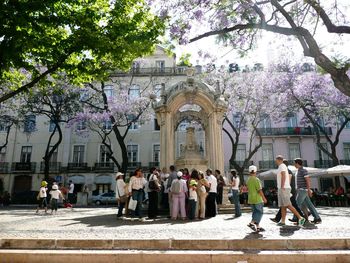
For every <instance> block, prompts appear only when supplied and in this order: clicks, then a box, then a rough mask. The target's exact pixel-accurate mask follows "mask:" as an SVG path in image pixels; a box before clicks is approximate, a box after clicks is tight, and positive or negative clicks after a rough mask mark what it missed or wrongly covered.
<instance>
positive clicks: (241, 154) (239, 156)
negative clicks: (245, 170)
mask: <svg viewBox="0 0 350 263" xmlns="http://www.w3.org/2000/svg"><path fill="white" fill-rule="evenodd" d="M245 153H246V146H245V144H238V145H237V152H236V160H237V161H244V160H245V157H246V155H245Z"/></svg>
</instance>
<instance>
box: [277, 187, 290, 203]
mask: <svg viewBox="0 0 350 263" xmlns="http://www.w3.org/2000/svg"><path fill="white" fill-rule="evenodd" d="M290 190H291V189H290V188H284V189H278V206H279V207H285V206H289V205H292V203H291V201H290Z"/></svg>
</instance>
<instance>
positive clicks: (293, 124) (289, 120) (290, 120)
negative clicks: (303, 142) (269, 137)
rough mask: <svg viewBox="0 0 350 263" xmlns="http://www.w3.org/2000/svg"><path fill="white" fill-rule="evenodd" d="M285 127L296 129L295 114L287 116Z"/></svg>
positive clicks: (296, 120)
mask: <svg viewBox="0 0 350 263" xmlns="http://www.w3.org/2000/svg"><path fill="white" fill-rule="evenodd" d="M287 126H288V128H294V127H298V119H297V115H296V114H295V113H292V112H291V113H288V114H287Z"/></svg>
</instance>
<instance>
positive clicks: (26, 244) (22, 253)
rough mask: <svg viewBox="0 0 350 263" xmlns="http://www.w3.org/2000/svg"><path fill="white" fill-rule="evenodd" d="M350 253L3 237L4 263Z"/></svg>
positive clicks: (343, 251) (344, 256) (226, 243)
mask: <svg viewBox="0 0 350 263" xmlns="http://www.w3.org/2000/svg"><path fill="white" fill-rule="evenodd" d="M257 238H258V236H257ZM349 249H350V239H317V240H315V239H303V240H296V239H274V240H271V239H265V240H262V239H243V240H234V239H230V240H229V239H225V240H176V239H161V240H157V239H152V240H137V239H133V240H131V239H130V240H129V239H128V240H117V239H115V240H100V239H99V240H84V239H74V240H73V239H41V240H39V239H0V263H7V262H11V263H22V262H23V263H24V262H26V263H27V262H28V263H29V262H38V263H39V262H40V263H41V262H44V261H45V262H47V261H48V262H57V263H61V262H62V263H70V262H74V263H90V262H91V263H100V262H104V263H105V262H118V263H129V262H145V263H146V262H167V263H175V262H176V263H187V262H188V263H196V262H198V263H199V262H200V263H216V262H217V263H226V262H227V263H228V262H230V263H232V262H234V263H236V262H237V263H243V262H247V263H248V262H249V263H255V262H259V263H264V262H269V263H281V262H285V263H289V262H290V263H292V262H293V263H294V262H303V263H304V262H317V263H326V262H327V263H333V262H334V263H335V262H344V263H345V262H350V250H349Z"/></svg>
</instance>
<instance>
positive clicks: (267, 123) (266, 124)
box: [260, 115, 271, 129]
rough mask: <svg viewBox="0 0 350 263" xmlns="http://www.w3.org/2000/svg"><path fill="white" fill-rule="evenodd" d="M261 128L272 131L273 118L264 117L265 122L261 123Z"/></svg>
mask: <svg viewBox="0 0 350 263" xmlns="http://www.w3.org/2000/svg"><path fill="white" fill-rule="evenodd" d="M260 128H263V129H271V118H270V116H269V115H264V116H263V120H262V122H261V123H260Z"/></svg>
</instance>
